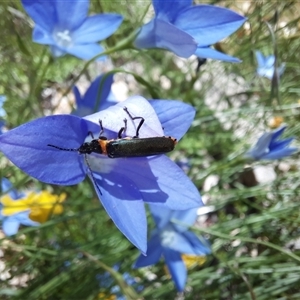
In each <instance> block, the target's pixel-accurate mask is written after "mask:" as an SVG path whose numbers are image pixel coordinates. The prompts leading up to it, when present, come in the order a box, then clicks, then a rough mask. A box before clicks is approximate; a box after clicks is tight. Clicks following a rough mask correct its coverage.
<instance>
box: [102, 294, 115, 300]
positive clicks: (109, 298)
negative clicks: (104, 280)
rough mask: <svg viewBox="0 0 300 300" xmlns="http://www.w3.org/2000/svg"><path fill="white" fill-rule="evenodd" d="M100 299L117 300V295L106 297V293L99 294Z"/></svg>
mask: <svg viewBox="0 0 300 300" xmlns="http://www.w3.org/2000/svg"><path fill="white" fill-rule="evenodd" d="M98 299H101V300H115V299H117V297H116V295H106V294H105V293H99V294H98Z"/></svg>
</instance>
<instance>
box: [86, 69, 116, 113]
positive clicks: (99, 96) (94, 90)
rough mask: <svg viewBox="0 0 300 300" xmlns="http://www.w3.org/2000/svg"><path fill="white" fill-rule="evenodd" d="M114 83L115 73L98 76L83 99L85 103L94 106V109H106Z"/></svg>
mask: <svg viewBox="0 0 300 300" xmlns="http://www.w3.org/2000/svg"><path fill="white" fill-rule="evenodd" d="M112 83H113V74H108V75H101V76H98V77H97V78H96V79H95V80H94V81H93V82H92V84H91V85H90V87H89V88H88V90H87V91H86V93H85V95H84V97H83V99H82V100H83V102H84V105H85V106H88V107H90V108H92V109H93V111H95V110H96V111H98V110H104V107H105V106H106V103H105V102H106V99H107V97H108V95H109V93H110V89H111V85H112ZM96 104H98V105H96ZM115 104H116V103H115Z"/></svg>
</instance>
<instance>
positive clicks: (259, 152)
mask: <svg viewBox="0 0 300 300" xmlns="http://www.w3.org/2000/svg"><path fill="white" fill-rule="evenodd" d="M285 128H286V127H285V126H284V127H280V128H278V129H276V130H274V131H271V132H266V133H264V134H263V135H262V136H261V137H260V138H259V139H258V141H257V143H256V144H255V145H254V147H253V148H251V149H250V150H249V151H247V152H246V153H245V157H246V158H251V159H254V160H261V159H268V160H273V159H280V158H283V157H286V156H289V155H291V154H293V153H294V152H296V151H297V150H298V149H297V148H295V147H289V145H290V143H291V142H292V141H293V139H294V138H289V139H283V140H278V138H279V137H280V136H281V134H282V133H283V131H284V130H285Z"/></svg>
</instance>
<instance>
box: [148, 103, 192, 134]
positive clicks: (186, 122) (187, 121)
mask: <svg viewBox="0 0 300 300" xmlns="http://www.w3.org/2000/svg"><path fill="white" fill-rule="evenodd" d="M150 104H151V105H152V107H153V108H154V110H155V112H156V114H157V116H158V118H159V121H160V123H161V125H162V127H163V128H164V133H165V135H166V136H173V137H175V138H176V139H177V140H179V139H181V138H182V137H183V135H184V134H185V133H186V132H187V131H188V129H189V128H190V126H191V124H192V122H193V120H194V117H195V113H196V111H195V109H194V108H193V107H192V106H191V105H189V104H186V103H183V102H181V101H175V100H151V101H150Z"/></svg>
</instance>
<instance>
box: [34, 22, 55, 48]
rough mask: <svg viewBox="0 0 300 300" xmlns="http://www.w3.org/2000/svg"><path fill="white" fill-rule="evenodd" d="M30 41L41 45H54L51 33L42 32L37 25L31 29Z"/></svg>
mask: <svg viewBox="0 0 300 300" xmlns="http://www.w3.org/2000/svg"><path fill="white" fill-rule="evenodd" d="M32 40H33V41H34V42H36V43H39V44H43V45H55V41H54V39H53V36H52V34H51V32H49V31H47V30H44V29H43V28H42V27H40V26H39V25H35V27H34V29H33V32H32Z"/></svg>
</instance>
